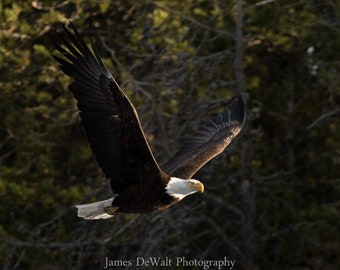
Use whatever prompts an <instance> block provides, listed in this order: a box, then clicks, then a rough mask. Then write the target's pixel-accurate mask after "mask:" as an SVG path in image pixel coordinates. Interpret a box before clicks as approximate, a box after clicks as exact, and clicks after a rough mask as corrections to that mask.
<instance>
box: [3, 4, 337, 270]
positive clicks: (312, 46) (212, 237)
mask: <svg viewBox="0 0 340 270" xmlns="http://www.w3.org/2000/svg"><path fill="white" fill-rule="evenodd" d="M283 2H284V3H283ZM339 12H340V4H339V3H338V2H337V1H331V0H330V1H307V0H305V1H303V0H300V1H297V0H295V1H293V0H292V1H281V2H278V1H270V0H269V1H250V0H247V1H240V0H235V1H210V0H206V1H204V0H202V1H177V0H175V1H138V3H137V1H130V0H128V1H107V0H103V1H94V0H93V1H89V0H72V1H71V0H70V1H59V0H58V1H23V0H19V1H15V3H13V1H9V0H2V1H1V2H0V17H1V20H0V116H1V117H0V213H1V215H0V219H1V222H0V239H1V241H0V264H1V266H2V268H3V269H62V268H64V269H102V268H103V267H104V266H105V258H106V257H109V258H110V259H112V260H117V261H123V260H134V259H135V258H137V257H143V258H148V257H150V256H151V257H166V256H167V257H169V258H177V257H183V256H185V257H186V258H188V259H200V260H219V259H223V258H224V257H227V258H229V259H231V260H236V265H235V268H234V269H338V268H339V267H340V259H339V256H338V254H339V250H340V247H339V245H340V244H339V243H340V236H339V230H338V227H337V225H338V223H339V220H340V213H339V207H340V203H339V198H340V192H339V191H340V182H339V181H340V180H339V139H338V136H339V120H338V119H339V112H340V108H339V94H340V75H339V70H340V61H339V59H340V51H339V47H340V32H339V29H340V28H339V27H340V15H339ZM69 20H71V21H73V22H74V24H75V25H76V26H77V28H78V29H79V31H80V32H81V33H82V34H83V37H84V38H85V40H86V41H88V42H89V39H88V38H89V37H92V38H93V39H94V40H95V43H96V46H97V47H98V50H99V52H100V55H101V57H102V58H103V61H104V63H105V65H106V66H107V67H108V69H109V70H110V71H111V73H112V74H113V75H114V77H115V78H116V80H117V81H118V83H119V84H120V85H121V87H122V88H123V89H124V90H125V93H126V94H127V95H128V96H129V97H130V99H131V101H132V102H133V103H134V105H135V107H136V108H137V110H138V112H139V116H140V119H141V122H142V125H143V128H144V130H145V132H146V135H147V137H148V140H149V142H150V144H151V146H152V149H153V152H154V154H155V156H156V158H157V160H158V161H159V162H160V164H165V163H166V161H167V160H168V158H169V157H170V156H171V155H172V154H173V153H174V152H175V151H176V149H178V147H179V146H180V144H181V143H182V142H183V140H184V139H186V138H188V137H189V136H190V135H191V134H192V133H193V132H194V131H195V129H196V128H198V127H199V126H200V125H202V124H204V123H205V121H207V120H208V119H213V118H214V117H215V115H216V113H217V112H220V111H222V110H223V108H224V107H225V105H226V104H227V103H228V100H229V99H230V98H232V97H233V96H235V95H238V94H244V95H245V97H246V102H247V114H248V118H247V123H246V126H245V128H244V130H243V131H242V133H241V134H240V135H239V137H238V138H237V139H236V140H235V142H234V143H232V145H231V147H230V148H229V149H228V150H227V151H226V152H225V153H223V154H221V155H220V156H218V157H217V158H215V159H213V160H212V161H211V162H210V163H208V164H207V165H206V166H205V167H204V168H202V169H201V170H200V171H199V172H198V173H197V174H196V176H195V177H194V178H196V179H199V180H201V181H202V182H203V183H204V184H205V186H206V191H205V193H203V194H202V195H199V194H196V195H194V196H190V197H188V198H186V199H184V200H183V201H182V202H181V203H179V204H178V205H176V206H174V207H173V208H171V209H169V210H166V211H164V212H161V213H155V214H152V215H145V216H141V215H135V216H134V215H120V216H117V217H115V218H113V219H111V220H101V221H85V220H81V219H79V218H77V217H76V210H75V208H74V207H73V205H75V204H79V203H84V202H91V201H96V200H99V199H104V198H107V197H108V194H110V193H109V186H108V183H107V182H106V181H105V180H104V179H103V175H102V173H101V172H100V170H99V169H98V166H97V164H96V162H95V160H94V158H93V156H92V153H91V152H90V148H89V146H88V144H87V142H86V138H85V136H84V133H83V131H82V129H81V127H80V123H79V116H78V112H77V110H76V107H75V102H74V100H73V98H72V96H71V94H70V93H69V92H68V90H66V87H67V85H68V84H69V83H70V81H71V80H70V79H69V78H67V77H66V76H65V75H64V74H62V72H61V71H60V69H59V68H58V65H57V63H56V62H55V61H54V60H53V59H52V57H51V53H56V52H55V51H54V50H53V46H52V45H51V42H50V40H49V38H50V35H51V34H52V33H53V31H54V30H55V29H56V28H57V27H58V25H57V22H60V21H61V22H64V23H67V22H68V21H69ZM118 268H122V269H123V268H124V267H118ZM140 269H143V268H140ZM179 269H180V268H179ZM186 269H188V268H186Z"/></svg>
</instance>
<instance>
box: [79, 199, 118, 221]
mask: <svg viewBox="0 0 340 270" xmlns="http://www.w3.org/2000/svg"><path fill="white" fill-rule="evenodd" d="M112 201H113V198H111V199H108V200H105V201H100V202H95V203H88V204H80V205H76V207H77V209H78V217H81V218H84V219H105V218H110V217H113V215H109V214H107V213H105V211H104V208H105V207H107V206H111V203H112Z"/></svg>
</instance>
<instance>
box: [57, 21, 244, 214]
mask: <svg viewBox="0 0 340 270" xmlns="http://www.w3.org/2000/svg"><path fill="white" fill-rule="evenodd" d="M70 27H71V30H69V29H68V28H67V27H66V26H65V25H62V30H61V31H56V32H55V35H54V39H53V44H54V46H55V48H56V49H57V50H58V51H59V52H60V53H61V56H56V55H53V57H54V59H55V60H56V61H57V62H58V63H59V65H60V68H61V70H62V71H63V72H64V73H65V74H66V75H68V76H70V77H72V78H73V80H74V81H73V83H72V84H70V85H69V87H68V89H69V90H70V91H71V93H72V94H73V96H74V98H75V99H76V101H77V107H78V109H79V113H80V118H81V125H82V127H83V129H84V130H85V134H86V137H87V140H88V142H89V144H90V147H91V149H92V152H93V153H94V155H95V158H96V160H97V162H98V165H99V166H100V168H101V169H102V171H103V173H104V175H105V177H106V178H107V179H109V180H110V184H111V189H112V191H113V194H114V195H113V197H112V198H110V199H108V200H104V201H100V202H95V203H90V204H82V205H77V206H76V207H77V209H78V216H79V217H81V218H84V219H105V218H109V217H112V216H114V215H116V214H118V213H151V212H155V211H160V210H163V209H166V208H168V207H169V206H171V205H173V204H175V203H177V202H179V201H180V200H182V199H183V198H184V197H186V196H188V195H190V194H192V193H195V192H203V190H204V186H203V184H202V183H201V182H200V181H198V180H195V179H191V177H192V176H193V175H194V174H195V173H196V172H197V171H198V170H199V169H200V168H201V167H202V166H203V165H204V164H205V163H207V162H208V161H209V160H211V159H212V158H213V157H215V156H216V155H218V154H220V153H221V152H223V151H224V149H225V148H226V147H227V146H228V145H229V144H230V142H231V141H232V140H233V139H234V138H235V136H237V135H238V134H239V132H240V131H241V129H242V127H243V125H244V122H245V110H244V103H243V98H242V96H238V97H235V98H234V99H232V101H231V103H230V104H229V106H228V107H227V108H226V109H225V110H224V111H223V112H222V113H220V114H218V115H217V117H216V120H215V121H208V122H207V124H206V125H204V126H203V127H201V128H200V129H199V130H198V131H197V132H196V133H195V134H194V135H193V136H192V137H191V138H190V139H189V140H187V141H186V142H185V143H184V144H183V146H182V147H181V148H180V149H179V150H178V152H177V153H176V154H175V155H174V156H173V157H172V158H171V159H170V160H169V161H168V162H167V163H166V164H165V166H164V169H161V168H160V166H159V165H158V163H157V161H156V160H155V158H154V156H153V154H152V151H151V148H150V146H149V144H148V142H147V140H146V138H145V134H144V132H143V129H142V126H141V124H140V121H139V118H138V114H137V111H136V109H135V108H134V106H133V105H132V103H131V102H130V100H129V99H128V97H127V96H126V95H125V94H124V92H123V91H122V90H121V88H120V87H119V85H118V84H117V82H116V81H115V79H114V78H113V77H112V76H111V74H110V73H109V71H108V70H107V69H106V67H105V66H104V64H103V62H102V60H101V59H100V57H99V54H98V52H97V50H96V48H95V46H94V44H93V41H92V40H91V47H92V51H91V50H90V48H89V47H88V46H87V45H86V43H85V42H84V40H83V39H82V37H81V35H80V34H79V32H78V31H77V29H76V28H75V26H74V25H73V24H72V23H70Z"/></svg>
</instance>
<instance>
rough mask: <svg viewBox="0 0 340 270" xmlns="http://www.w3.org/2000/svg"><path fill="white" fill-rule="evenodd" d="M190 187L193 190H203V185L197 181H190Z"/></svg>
mask: <svg viewBox="0 0 340 270" xmlns="http://www.w3.org/2000/svg"><path fill="white" fill-rule="evenodd" d="M190 188H191V189H192V190H194V191H199V192H203V191H204V185H203V184H202V183H201V182H199V181H190Z"/></svg>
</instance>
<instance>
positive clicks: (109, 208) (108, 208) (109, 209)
mask: <svg viewBox="0 0 340 270" xmlns="http://www.w3.org/2000/svg"><path fill="white" fill-rule="evenodd" d="M117 210H118V207H114V206H112V205H111V206H106V207H105V208H104V212H105V213H106V214H109V215H115V214H117Z"/></svg>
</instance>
